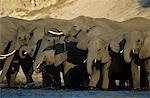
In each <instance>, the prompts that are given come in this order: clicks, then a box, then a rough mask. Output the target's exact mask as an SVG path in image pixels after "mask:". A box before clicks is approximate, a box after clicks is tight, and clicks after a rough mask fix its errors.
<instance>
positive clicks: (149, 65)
mask: <svg viewBox="0 0 150 98" xmlns="http://www.w3.org/2000/svg"><path fill="white" fill-rule="evenodd" d="M144 68H145V70H146V78H147V80H148V81H147V82H148V88H149V89H150V59H148V60H146V61H145V62H144Z"/></svg>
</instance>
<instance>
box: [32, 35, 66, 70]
mask: <svg viewBox="0 0 150 98" xmlns="http://www.w3.org/2000/svg"><path fill="white" fill-rule="evenodd" d="M54 42H55V43H54ZM57 43H64V36H62V37H61V38H60V39H59V37H58V36H48V35H46V36H44V37H43V39H42V42H41V45H40V48H39V50H38V53H37V55H36V58H35V62H34V64H33V69H34V71H35V72H39V70H38V67H37V66H39V64H42V63H43V62H44V61H47V62H46V64H48V65H52V64H55V65H56V66H57V65H59V64H60V63H62V62H63V61H62V60H63V58H66V55H67V54H66V53H62V54H61V55H62V57H59V55H57V56H56V55H55V50H53V49H52V50H50V51H45V50H44V49H46V48H47V47H48V46H54V45H55V44H57ZM44 51H45V52H44ZM61 55H60V56H61ZM47 58H50V61H49V60H47ZM56 58H57V59H56ZM56 60H57V61H56ZM61 61H62V62H61ZM59 62H60V63H59Z"/></svg>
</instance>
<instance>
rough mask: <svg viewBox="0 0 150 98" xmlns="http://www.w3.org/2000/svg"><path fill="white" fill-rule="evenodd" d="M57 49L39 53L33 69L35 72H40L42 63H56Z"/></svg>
mask: <svg viewBox="0 0 150 98" xmlns="http://www.w3.org/2000/svg"><path fill="white" fill-rule="evenodd" d="M54 56H55V51H54V50H49V51H44V52H41V53H40V54H39V56H38V57H36V60H35V62H34V63H33V69H34V71H35V72H40V70H39V67H40V65H41V64H42V63H46V65H52V64H54V63H55V57H54Z"/></svg>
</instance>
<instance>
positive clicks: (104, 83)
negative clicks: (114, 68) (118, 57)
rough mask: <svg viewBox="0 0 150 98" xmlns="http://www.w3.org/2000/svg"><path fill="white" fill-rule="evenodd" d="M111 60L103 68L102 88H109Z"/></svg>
mask: <svg viewBox="0 0 150 98" xmlns="http://www.w3.org/2000/svg"><path fill="white" fill-rule="evenodd" d="M110 64H111V61H109V62H108V63H106V64H105V65H104V66H103V68H102V77H103V78H102V89H108V88H109V67H110Z"/></svg>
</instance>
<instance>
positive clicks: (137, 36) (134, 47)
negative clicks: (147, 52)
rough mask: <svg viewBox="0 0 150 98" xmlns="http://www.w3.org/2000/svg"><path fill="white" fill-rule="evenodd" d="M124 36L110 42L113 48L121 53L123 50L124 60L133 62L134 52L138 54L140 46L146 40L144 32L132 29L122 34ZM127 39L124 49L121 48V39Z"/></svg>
mask: <svg viewBox="0 0 150 98" xmlns="http://www.w3.org/2000/svg"><path fill="white" fill-rule="evenodd" d="M121 36H122V37H119V38H118V39H116V40H113V41H112V42H111V44H110V47H111V49H112V50H113V51H114V52H116V53H119V52H121V51H123V55H124V60H125V61H126V62H127V63H130V62H131V59H132V54H138V53H139V50H140V47H141V45H142V43H143V40H144V33H143V32H140V31H132V32H128V33H123V34H122V35H121ZM123 40H125V44H124V46H123V47H124V48H123V50H121V49H120V46H121V45H122V44H121V41H123Z"/></svg>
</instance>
